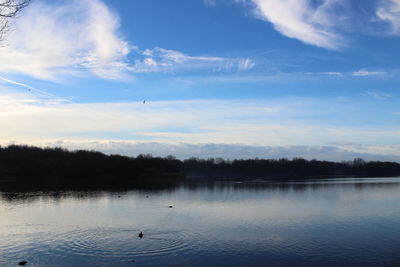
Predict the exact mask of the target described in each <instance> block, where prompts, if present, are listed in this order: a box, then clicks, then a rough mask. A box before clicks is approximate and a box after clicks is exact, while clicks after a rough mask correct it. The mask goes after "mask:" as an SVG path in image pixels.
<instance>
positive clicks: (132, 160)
mask: <svg viewBox="0 0 400 267" xmlns="http://www.w3.org/2000/svg"><path fill="white" fill-rule="evenodd" d="M396 175H400V164H399V163H395V162H374V161H371V162H365V161H363V160H362V159H355V160H353V161H350V162H341V163H339V162H329V161H319V160H305V159H301V158H297V159H293V160H288V159H277V160H274V159H257V158H256V159H241V160H232V161H230V160H224V159H213V158H211V159H198V158H190V159H186V160H183V161H181V160H178V159H176V158H174V157H172V156H169V157H166V158H159V157H152V156H151V155H139V156H138V157H125V156H120V155H105V154H103V153H100V152H95V151H83V150H79V151H67V150H65V149H62V148H38V147H31V146H16V145H11V146H8V147H0V188H1V187H4V185H16V186H18V187H21V186H25V187H28V188H32V187H38V188H42V187H45V186H50V187H79V188H82V187H96V188H98V187H101V188H106V189H111V188H128V187H137V186H140V187H144V186H154V185H169V184H174V185H175V184H176V183H178V182H179V181H182V180H183V178H184V177H186V178H189V179H190V178H199V179H221V178H223V179H232V178H233V179H256V178H274V179H283V180H285V179H303V178H308V177H312V178H319V177H344V176H359V177H368V176H376V177H381V176H396Z"/></svg>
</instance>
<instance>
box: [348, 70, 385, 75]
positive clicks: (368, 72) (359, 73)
mask: <svg viewBox="0 0 400 267" xmlns="http://www.w3.org/2000/svg"><path fill="white" fill-rule="evenodd" d="M384 74H386V72H384V71H368V70H366V69H360V70H357V71H354V72H352V75H353V76H376V75H384Z"/></svg>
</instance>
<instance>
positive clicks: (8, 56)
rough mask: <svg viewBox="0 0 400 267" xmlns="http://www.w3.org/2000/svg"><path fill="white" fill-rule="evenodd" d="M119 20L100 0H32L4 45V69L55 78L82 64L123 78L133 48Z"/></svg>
mask: <svg viewBox="0 0 400 267" xmlns="http://www.w3.org/2000/svg"><path fill="white" fill-rule="evenodd" d="M118 28H119V21H118V17H117V16H116V15H115V14H113V13H112V12H111V11H110V10H109V9H108V8H107V6H105V5H104V4H103V3H102V2H100V1H98V0H84V1H72V2H70V3H69V4H66V5H63V6H53V5H51V6H50V5H46V4H45V3H43V2H33V3H32V5H30V6H29V7H28V8H27V9H26V10H25V13H24V16H21V17H20V18H19V19H18V20H17V23H16V24H15V29H14V30H13V31H12V32H11V33H10V35H9V36H8V37H7V45H5V46H2V47H0V71H2V72H19V73H24V74H27V75H30V76H33V77H37V78H41V79H57V78H58V76H59V75H60V74H63V73H69V74H71V73H74V72H76V71H77V69H78V68H81V69H82V68H83V69H86V70H88V71H90V72H92V73H93V74H95V75H97V76H99V77H102V78H107V79H116V78H120V77H121V76H122V74H123V72H124V71H125V70H127V69H128V68H129V67H128V65H127V63H126V62H125V61H126V56H127V54H128V53H129V52H130V50H131V49H132V47H130V46H129V44H128V43H127V42H126V41H124V40H123V39H122V38H121V37H119V36H118V33H117V32H118Z"/></svg>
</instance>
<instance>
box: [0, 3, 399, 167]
mask: <svg viewBox="0 0 400 267" xmlns="http://www.w3.org/2000/svg"><path fill="white" fill-rule="evenodd" d="M399 47H400V1H399V0H365V1H362V2H361V1H356V0H354V1H348V0H169V1H165V0H146V1H139V0H137V1H128V0H121V1H111V0H107V1H106V0H105V1H100V0H84V1H61V0H57V1H41V0H35V1H33V2H32V4H31V5H30V6H29V7H27V8H26V9H25V10H24V11H23V13H21V14H20V15H19V16H18V18H16V19H13V20H12V21H11V31H10V32H9V33H8V34H7V36H6V38H5V40H4V41H3V43H2V46H1V47H0V104H1V105H0V111H1V113H0V114H1V115H0V123H1V125H2V131H1V134H0V142H1V144H4V145H6V144H10V143H23V144H32V145H40V146H63V147H67V148H71V149H80V148H84V149H96V150H101V151H104V152H106V153H122V154H127V155H137V154H139V153H152V154H154V155H161V156H164V155H168V154H173V155H177V156H178V157H181V158H186V157H190V156H200V157H214V156H218V157H224V158H241V157H244V158H251V157H264V158H270V157H273V158H277V157H289V158H291V157H305V158H319V159H328V160H348V159H352V158H354V157H363V158H366V159H369V160H387V159H389V160H396V161H398V160H400V152H399V151H400V150H399V148H400V124H399V122H400V108H399V105H398V103H399V94H398V89H399V85H400V81H399V80H400V75H399V74H400V61H399V59H400V49H399ZM143 100H146V103H145V104H143Z"/></svg>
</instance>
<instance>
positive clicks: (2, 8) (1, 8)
mask: <svg viewBox="0 0 400 267" xmlns="http://www.w3.org/2000/svg"><path fill="white" fill-rule="evenodd" d="M30 2H31V0H0V40H2V39H3V37H4V34H5V33H6V32H7V30H8V29H9V26H10V23H9V20H10V18H13V17H15V16H16V15H17V14H18V13H19V12H20V11H21V10H22V9H23V8H25V7H26V6H28V5H29V3H30Z"/></svg>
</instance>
